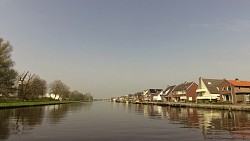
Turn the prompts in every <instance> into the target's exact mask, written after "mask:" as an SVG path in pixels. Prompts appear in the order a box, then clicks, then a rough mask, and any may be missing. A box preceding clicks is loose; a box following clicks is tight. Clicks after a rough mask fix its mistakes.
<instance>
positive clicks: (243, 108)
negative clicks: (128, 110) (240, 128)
mask: <svg viewBox="0 0 250 141" xmlns="http://www.w3.org/2000/svg"><path fill="white" fill-rule="evenodd" d="M133 104H143V105H158V106H170V107H190V108H204V109H218V110H235V111H250V105H248V104H238V105H235V104H201V103H180V102H167V103H164V102H133Z"/></svg>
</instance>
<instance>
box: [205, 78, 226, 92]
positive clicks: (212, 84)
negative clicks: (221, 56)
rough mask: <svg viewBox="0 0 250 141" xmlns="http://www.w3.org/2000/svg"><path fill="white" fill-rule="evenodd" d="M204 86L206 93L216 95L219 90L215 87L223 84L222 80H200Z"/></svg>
mask: <svg viewBox="0 0 250 141" xmlns="http://www.w3.org/2000/svg"><path fill="white" fill-rule="evenodd" d="M202 80H203V82H204V84H205V85H206V87H207V89H208V91H209V92H210V93H211V94H217V93H219V90H218V88H217V87H219V85H220V84H221V83H222V82H223V79H205V78H202Z"/></svg>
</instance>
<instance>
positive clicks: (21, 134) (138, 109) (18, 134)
mask: <svg viewBox="0 0 250 141" xmlns="http://www.w3.org/2000/svg"><path fill="white" fill-rule="evenodd" d="M0 140H3V141H16V140H18V141H22V140H23V141H34V140H36V141H45V140H46V141H55V140H58V141H59V140H60V141H64V140H66V141H67V140H68V141H78V140H79V141H83V140H89V141H103V140H105V141H112V140H114V141H127V140H129V141H138V140H143V141H155V140H164V141H166V140H169V141H171V140H180V141H194V140H197V141H200V140H250V113H249V112H240V111H231V112H230V111H217V110H207V109H194V108H173V107H172V108H171V107H161V106H153V105H136V104H124V103H110V102H93V103H81V104H68V105H53V106H42V107H31V108H19V109H8V110H0Z"/></svg>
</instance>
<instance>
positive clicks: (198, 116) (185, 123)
mask: <svg viewBox="0 0 250 141" xmlns="http://www.w3.org/2000/svg"><path fill="white" fill-rule="evenodd" d="M124 107H126V109H127V111H130V110H132V111H134V112H135V113H136V114H138V115H144V116H145V117H148V118H150V119H154V120H166V122H169V123H170V124H176V125H179V126H180V128H193V129H199V130H201V134H202V135H203V137H204V139H216V140H223V139H226V140H228V139H229V140H237V139H239V140H250V113H249V112H244V111H228V110H214V109H213V110H211V109H198V108H176V107H162V106H156V105H139V104H138V105H136V104H125V105H124Z"/></svg>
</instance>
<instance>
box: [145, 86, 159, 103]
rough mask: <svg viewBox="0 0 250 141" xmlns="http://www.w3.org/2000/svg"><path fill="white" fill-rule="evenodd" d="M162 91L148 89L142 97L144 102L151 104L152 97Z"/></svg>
mask: <svg viewBox="0 0 250 141" xmlns="http://www.w3.org/2000/svg"><path fill="white" fill-rule="evenodd" d="M161 91H162V89H148V90H144V92H143V96H144V101H148V102H152V101H153V97H154V96H156V95H157V94H158V92H161Z"/></svg>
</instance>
